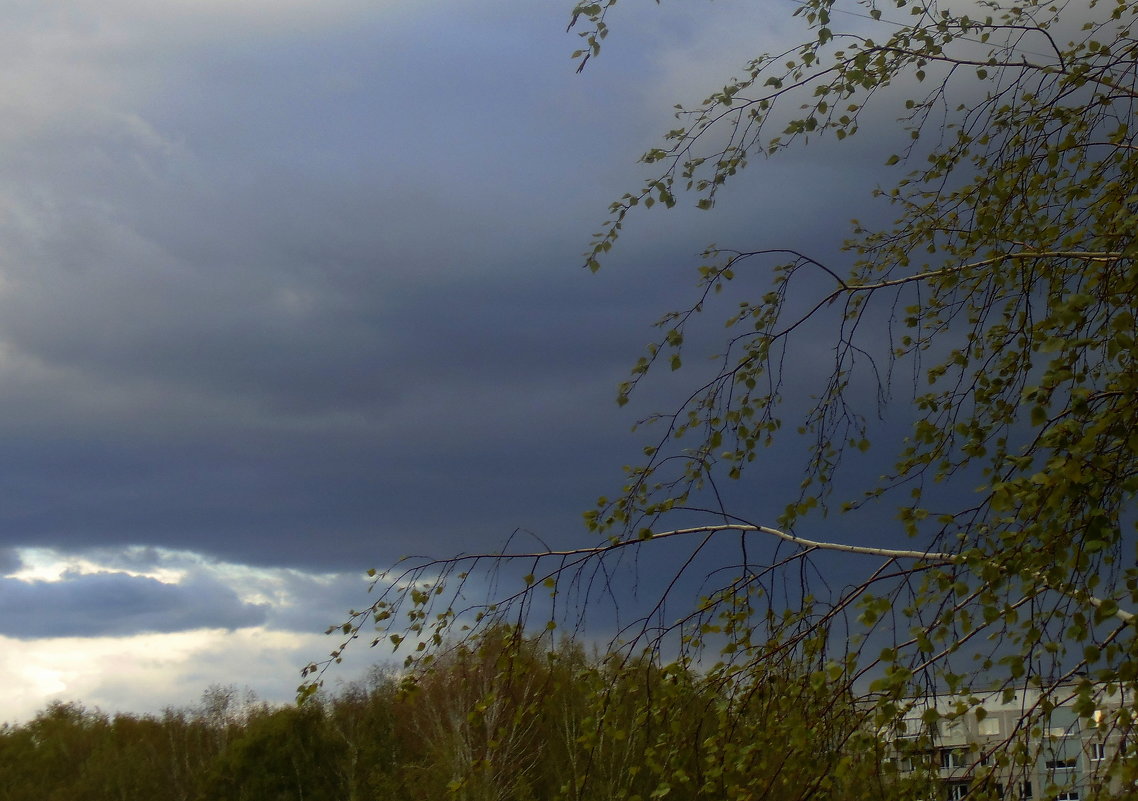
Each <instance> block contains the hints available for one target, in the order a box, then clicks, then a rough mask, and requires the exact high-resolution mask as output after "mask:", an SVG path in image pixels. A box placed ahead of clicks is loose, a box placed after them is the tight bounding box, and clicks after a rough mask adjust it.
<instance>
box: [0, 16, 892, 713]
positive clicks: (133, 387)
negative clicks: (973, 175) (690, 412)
mask: <svg viewBox="0 0 1138 801" xmlns="http://www.w3.org/2000/svg"><path fill="white" fill-rule="evenodd" d="M570 5H571V4H570V3H568V2H562V1H561V0H558V1H557V2H549V1H548V0H547V1H546V2H534V0H496V2H493V3H480V4H471V3H464V2H459V1H458V0H424V1H423V2H416V3H406V2H400V3H396V2H391V0H325V1H324V2H320V3H316V2H309V1H305V0H272V2H268V1H267V0H239V1H238V2H234V1H233V0H226V2H219V1H217V0H166V1H165V2H163V3H153V2H144V1H143V0H99V2H94V1H93V0H76V1H75V2H71V3H67V4H62V5H61V4H53V3H42V2H38V0H34V1H33V0H8V2H5V3H4V4H3V11H4V15H3V16H4V24H3V25H2V26H0V672H3V674H4V675H5V677H6V681H5V687H4V690H3V692H2V693H0V720H11V721H18V720H24V719H27V718H28V717H30V716H31V715H33V714H34V713H35V712H36V711H37V710H39V709H42V708H43V707H44V705H46V704H47V703H48V702H50V701H53V700H72V699H75V700H80V701H82V702H83V703H85V704H87V705H89V706H92V707H95V706H97V707H99V708H101V709H103V710H104V711H128V712H153V711H157V710H160V709H161V708H162V707H164V706H167V705H175V706H177V705H189V704H193V703H194V702H195V701H196V699H197V698H198V697H199V696H200V695H201V693H202V692H203V690H205V689H206V688H207V687H208V686H210V685H215V684H235V685H237V686H239V687H249V688H250V689H252V690H253V691H255V692H256V693H257V694H258V695H259V696H260V697H263V698H266V699H268V700H273V701H287V700H289V699H290V698H291V697H292V694H293V692H294V690H295V687H296V685H297V683H298V681H299V675H298V671H299V669H300V667H302V666H303V665H304V664H306V663H307V662H308V661H310V660H312V659H314V658H319V657H320V656H322V655H323V654H325V653H326V652H327V651H328V649H329V648H330V647H332V646H333V645H334V643H333V642H331V641H330V640H329V638H327V637H326V636H325V635H324V634H323V631H324V629H325V627H326V626H328V625H329V624H333V623H337V622H339V621H340V620H342V618H343V615H344V613H345V611H346V610H347V609H349V608H352V607H359V606H362V605H365V604H366V603H367V602H368V601H367V599H368V595H367V581H366V576H365V571H366V570H367V569H368V568H372V567H376V568H383V567H385V566H387V565H389V564H391V563H392V562H394V561H395V560H397V559H399V558H400V557H401V556H403V555H406V554H411V553H417V554H434V555H449V554H453V553H457V552H469V551H487V550H491V551H492V550H495V549H497V548H499V547H501V544H502V543H503V542H504V541H505V540H506V539H507V538H508V537H509V536H510V535H511V533H512V532H514V531H516V530H519V529H520V530H524V531H532V532H534V533H536V534H538V535H539V536H541V537H542V538H543V539H544V540H545V541H547V542H550V543H556V544H588V543H590V542H592V541H593V540H592V537H593V535H590V534H589V533H588V532H587V531H586V530H585V528H584V526H583V525H582V523H581V513H582V512H583V511H584V510H586V509H588V508H590V507H591V506H592V505H593V502H594V500H595V499H596V497H597V496H598V495H601V494H606V493H607V494H612V492H614V491H615V490H616V489H618V488H619V486H620V483H621V478H622V474H621V466H622V465H624V464H627V463H629V462H633V461H635V460H636V459H637V457H638V455H639V453H640V448H641V447H642V446H643V444H644V437H643V436H642V435H639V434H632V433H630V428H631V426H632V424H633V423H634V422H635V421H636V420H637V419H638V417H640V416H643V415H644V414H647V413H648V412H650V411H655V410H656V408H657V407H659V406H667V405H668V403H669V401H670V400H671V401H674V399H675V398H676V397H677V396H676V392H677V388H680V387H682V386H684V384H682V383H681V382H679V380H678V379H677V378H676V377H671V376H670V377H665V378H662V379H661V380H660V381H658V382H656V383H654V384H652V385H650V386H649V387H648V388H647V389H646V390H645V392H644V393H642V394H641V395H639V396H638V397H637V398H636V399H635V401H634V403H632V404H629V406H626V407H624V408H620V407H618V406H617V404H616V403H615V394H616V386H617V384H618V383H619V382H620V381H622V380H624V378H625V377H626V376H627V374H628V370H629V368H630V367H631V365H632V364H633V363H634V362H635V360H636V358H637V357H638V356H639V355H640V354H641V353H642V351H643V347H644V345H645V343H646V342H648V341H649V340H650V338H651V337H652V333H653V332H652V329H651V327H650V326H651V323H652V322H653V321H654V320H655V319H656V318H658V317H659V316H660V315H661V314H663V313H664V312H666V311H668V310H669V309H671V308H676V307H680V306H683V305H684V304H685V303H686V302H690V300H691V299H692V298H693V296H694V295H693V293H694V292H695V288H696V287H695V285H696V280H697V277H698V276H697V273H696V269H695V268H696V267H697V266H698V263H699V262H698V254H699V252H700V251H701V250H702V249H703V248H704V247H705V246H706V245H707V244H708V243H710V242H718V243H720V244H731V245H736V246H739V247H758V246H764V245H770V244H777V245H780V246H792V247H793V246H806V245H809V246H811V247H814V248H816V252H817V251H820V252H821V254H822V255H827V254H832V253H834V252H835V248H836V246H837V244H838V243H839V242H840V241H841V239H842V238H843V237H844V236H845V235H846V234H847V233H848V231H849V227H848V222H847V221H848V219H849V218H850V217H852V216H854V215H855V214H858V215H859V216H861V215H862V214H864V212H865V206H866V203H867V202H868V194H869V189H870V188H872V185H873V183H874V181H875V180H876V178H875V176H877V175H878V174H879V165H880V164H881V163H882V162H883V161H884V159H885V158H886V157H887V155H888V152H889V150H888V147H889V141H888V136H884V137H879V138H876V139H875V138H874V137H865V138H864V141H861V142H859V143H857V144H855V145H847V146H845V147H844V149H841V150H838V149H836V148H833V147H829V146H827V145H825V144H824V143H819V144H818V145H817V146H815V145H814V144H812V145H811V147H810V148H809V149H808V150H804V151H795V152H791V153H788V154H786V155H785V157H783V158H780V159H779V160H778V161H777V162H776V161H771V162H762V163H761V164H757V165H755V166H753V167H752V169H751V170H750V172H751V173H752V174H749V175H747V176H745V179H744V180H740V181H739V182H738V184H737V185H736V186H732V187H729V188H728V189H727V190H726V191H725V196H724V198H723V202H721V203H720V204H719V207H717V209H716V210H715V211H714V212H711V213H707V212H698V211H696V210H695V209H694V208H692V207H691V206H692V205H693V204H694V198H693V199H692V202H691V203H687V202H681V207H680V208H677V209H675V210H672V211H669V212H660V213H657V212H652V213H647V214H644V215H640V216H639V217H638V218H636V219H634V220H630V223H629V225H628V227H627V230H626V233H625V235H624V237H623V238H622V241H621V243H620V245H619V247H618V249H617V250H616V251H614V253H613V254H612V257H611V258H610V259H609V261H608V262H607V263H606V266H605V268H604V269H603V270H602V271H601V272H600V273H598V274H596V275H592V274H590V273H589V272H588V271H586V270H584V269H582V267H581V264H582V257H581V254H582V252H583V251H584V250H585V248H586V246H587V245H588V242H589V239H590V235H591V233H592V232H593V231H595V230H597V227H598V225H599V224H600V223H601V222H602V221H603V220H604V218H605V212H606V209H607V206H608V203H609V202H610V201H612V200H614V199H615V198H617V197H619V196H620V195H621V194H622V193H623V192H625V191H629V190H630V189H633V188H635V187H636V186H637V185H638V184H639V182H640V181H641V180H642V179H643V178H644V177H646V176H647V174H648V173H647V172H646V171H645V168H644V167H643V166H642V165H638V164H637V163H636V161H637V158H638V157H639V155H640V153H642V152H643V151H644V150H646V149H647V148H649V147H652V146H654V145H656V144H658V142H659V136H660V134H661V133H662V132H664V131H666V130H668V129H669V128H671V127H674V125H675V123H674V120H673V119H672V106H673V104H675V103H680V102H684V103H692V102H695V101H698V100H699V99H701V98H702V97H703V96H705V95H706V94H708V93H709V92H710V91H714V90H715V89H717V88H718V87H720V86H722V84H723V82H724V80H725V78H726V77H727V76H729V75H731V74H732V73H733V71H737V69H738V67H739V66H740V65H741V64H742V63H744V62H745V61H746V59H748V58H749V57H752V56H754V55H757V54H758V53H759V52H761V51H763V50H767V49H775V48H777V47H778V46H779V45H780V44H784V43H785V42H787V41H792V40H796V39H797V37H798V36H800V35H801V33H800V29H799V28H797V27H796V24H797V23H795V22H793V21H792V19H791V17H790V10H791V9H792V8H793V5H792V4H791V3H790V2H788V0H772V2H764V3H749V2H744V0H716V2H715V3H710V2H693V3H683V4H681V3H672V4H668V3H665V4H663V5H661V6H659V7H657V6H656V5H655V4H652V3H646V2H642V3H635V2H632V1H631V0H629V2H628V3H627V4H624V3H622V4H621V5H620V6H618V7H617V9H616V11H615V12H614V13H613V15H612V17H611V18H610V25H611V28H612V31H613V32H612V34H611V35H610V37H609V38H608V39H607V40H606V41H605V49H604V51H603V52H602V54H601V56H600V57H599V58H597V59H594V60H591V61H590V63H589V65H588V67H587V68H586V69H585V70H584V71H583V72H582V73H581V74H577V73H576V64H575V62H574V61H572V60H571V59H570V57H569V56H570V53H571V52H572V51H573V50H574V49H576V48H577V39H576V36H575V35H574V34H573V33H567V32H566V30H565V28H566V24H567V22H568V17H569V9H570ZM856 23H857V21H856V20H854V21H853V23H851V24H856ZM882 125H883V127H882V130H883V131H885V132H888V131H891V130H894V128H893V127H891V126H892V123H891V121H886V122H885V123H882ZM882 140H885V141H882ZM684 379H685V381H690V380H691V379H690V377H689V376H688V375H687V374H686V373H685V375H684ZM795 483H796V479H794V478H793V476H788V474H787V471H786V470H785V468H784V467H783V466H781V465H779V464H774V465H772V466H771V468H770V469H769V471H768V472H767V473H763V472H759V473H758V474H757V486H759V487H760V488H761V491H760V492H758V493H756V494H755V495H754V497H751V499H750V503H751V504H752V505H753V507H754V508H755V510H756V514H758V515H760V516H761V515H764V514H767V511H766V510H767V509H768V507H769V510H770V511H769V515H770V516H771V517H773V516H774V515H775V514H777V511H778V510H780V509H781V508H782V506H783V504H784V503H785V502H786V500H787V499H786V497H785V494H786V492H788V491H790V490H791V488H793V486H794V485H795ZM800 533H802V534H804V535H806V536H810V535H811V534H812V533H815V532H808V531H803V532H800ZM382 658H383V655H382V654H379V653H377V652H374V651H371V652H368V651H367V650H366V649H364V651H363V653H360V654H352V655H351V658H350V659H349V660H348V662H349V664H347V665H345V666H343V668H342V670H341V671H340V672H339V673H338V674H334V675H333V677H332V680H333V682H334V681H336V680H339V678H342V680H350V679H351V678H352V677H353V676H354V675H356V673H354V672H353V671H357V672H358V671H359V670H362V669H363V668H364V667H366V665H367V664H368V663H369V662H371V661H375V660H377V659H382Z"/></svg>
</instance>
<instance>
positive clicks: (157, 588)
mask: <svg viewBox="0 0 1138 801" xmlns="http://www.w3.org/2000/svg"><path fill="white" fill-rule="evenodd" d="M265 615H266V609H265V607H264V606H263V605H258V604H248V603H242V602H241V600H240V599H239V598H238V597H237V595H236V594H235V593H234V592H233V590H231V589H230V588H229V587H226V586H224V585H222V584H219V583H217V582H215V581H211V580H208V579H201V580H191V581H188V582H186V583H184V584H166V583H163V582H161V581H158V580H156V579H153V578H146V577H140V576H131V575H128V574H126V573H86V574H80V573H64V574H63V576H62V577H61V578H60V580H58V581H21V580H18V579H0V635H4V636H8V637H16V638H22V639H36V638H45V637H100V636H108V635H128V634H136V633H142V632H173V631H190V630H193V629H201V628H226V629H234V628H242V627H245V626H256V625H259V624H260V623H262V622H264V620H265Z"/></svg>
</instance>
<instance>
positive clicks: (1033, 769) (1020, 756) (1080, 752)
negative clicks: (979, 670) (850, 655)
mask: <svg viewBox="0 0 1138 801" xmlns="http://www.w3.org/2000/svg"><path fill="white" fill-rule="evenodd" d="M1077 699H1078V695H1077V694H1076V692H1075V688H1074V687H1073V686H1072V687H1070V688H1066V687H1060V688H1059V689H1058V692H1055V691H1051V692H1050V693H1047V694H1046V695H1045V694H1044V693H1042V692H1041V691H1040V690H1038V689H1033V688H1026V689H1019V690H1016V691H1014V692H1007V693H1005V692H993V693H979V694H976V695H971V696H936V697H930V698H924V699H916V700H914V701H913V702H912V706H911V708H910V709H909V711H908V712H907V714H906V716H905V726H904V730H903V731H902V732H901V733H900V735H899V736H896V737H894V739H893V753H894V755H893V757H892V762H893V767H894V768H895V769H896V771H897V774H898V776H899V777H900V778H901V779H903V780H904V779H906V778H909V779H914V780H916V779H918V778H920V777H927V778H928V780H929V782H930V783H931V785H932V790H931V793H922V795H926V794H931V795H934V796H937V797H938V798H939V799H943V800H944V801H963V799H965V798H968V797H977V798H979V797H986V798H1002V799H1006V800H1007V801H1089V799H1090V798H1091V797H1092V795H1094V791H1095V790H1098V789H1101V788H1107V789H1111V790H1119V789H1121V783H1122V782H1127V784H1129V783H1130V779H1129V778H1128V776H1127V774H1126V771H1125V770H1123V768H1124V767H1125V766H1124V765H1123V764H1122V763H1123V761H1124V759H1125V757H1126V753H1127V739H1128V738H1127V734H1128V732H1129V730H1130V726H1129V724H1128V723H1127V721H1128V719H1129V718H1128V713H1126V712H1123V710H1125V709H1127V707H1128V702H1129V701H1130V700H1132V699H1128V698H1127V697H1126V694H1125V693H1124V692H1123V691H1122V690H1120V689H1119V688H1118V687H1116V686H1105V685H1104V686H1099V687H1096V688H1095V690H1094V692H1093V694H1092V700H1093V703H1094V711H1093V713H1092V714H1091V715H1090V716H1089V717H1082V716H1080V715H1079V714H1078V713H1077V712H1076V710H1075V704H1076V701H1077ZM1083 703H1084V704H1085V700H1084V702H1083ZM931 710H935V714H934V713H932V712H931ZM962 710H967V711H963V712H962ZM1120 712H1122V714H1121V715H1120ZM916 783H918V784H919V782H916ZM981 791H982V792H981ZM1135 797H1138V788H1135Z"/></svg>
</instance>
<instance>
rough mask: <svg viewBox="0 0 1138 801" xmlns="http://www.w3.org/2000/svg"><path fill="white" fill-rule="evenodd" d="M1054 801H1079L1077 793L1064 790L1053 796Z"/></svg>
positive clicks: (1076, 791)
mask: <svg viewBox="0 0 1138 801" xmlns="http://www.w3.org/2000/svg"><path fill="white" fill-rule="evenodd" d="M1055 801H1079V791H1078V790H1066V791H1064V792H1062V793H1059V794H1058V795H1057V796H1055Z"/></svg>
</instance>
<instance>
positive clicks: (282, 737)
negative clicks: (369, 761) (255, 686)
mask: <svg viewBox="0 0 1138 801" xmlns="http://www.w3.org/2000/svg"><path fill="white" fill-rule="evenodd" d="M343 758H344V748H343V744H342V743H341V742H339V741H338V740H337V738H336V737H335V735H334V733H333V732H332V731H331V730H330V729H329V728H328V725H327V720H326V718H325V715H324V711H323V708H322V707H320V706H319V705H317V704H309V705H307V706H305V707H304V708H284V709H275V710H271V711H270V710H263V711H262V712H260V713H259V714H256V715H254V716H253V717H251V718H250V719H249V720H248V722H247V723H246V724H245V726H244V727H243V729H242V730H241V731H240V733H239V736H236V737H234V738H233V739H232V740H231V741H230V743H229V745H228V747H227V748H226V749H225V751H224V752H222V753H221V754H220V755H219V756H218V757H217V758H216V759H215V760H214V762H213V764H212V766H211V767H210V770H209V774H208V776H207V777H206V780H205V782H204V787H205V791H204V797H206V798H209V799H215V800H216V801H268V799H272V800H273V801H323V800H324V799H327V801H339V800H340V799H342V798H344V792H343V789H344V787H343V782H342V771H341V770H340V763H341V761H342V760H343Z"/></svg>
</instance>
